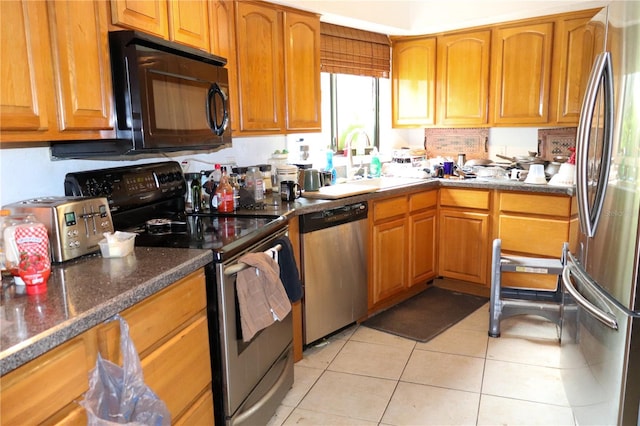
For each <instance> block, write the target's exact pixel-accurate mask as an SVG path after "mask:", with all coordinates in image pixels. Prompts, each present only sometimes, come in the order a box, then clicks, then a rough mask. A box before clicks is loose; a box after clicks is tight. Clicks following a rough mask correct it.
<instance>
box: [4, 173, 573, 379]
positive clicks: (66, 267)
mask: <svg viewBox="0 0 640 426" xmlns="http://www.w3.org/2000/svg"><path fill="white" fill-rule="evenodd" d="M440 187H457V188H478V189H491V190H502V191H520V192H531V193H541V194H558V195H568V196H573V195H574V193H575V189H574V188H573V187H560V186H550V185H531V184H525V183H523V182H519V181H513V180H497V179H493V180H488V179H487V180H481V179H465V180H458V179H416V181H415V183H413V184H411V185H405V186H401V187H390V188H383V189H379V190H378V191H376V192H371V193H366V194H361V195H354V196H350V197H346V198H340V199H335V200H321V199H311V198H304V197H301V198H298V199H296V200H295V201H292V202H286V201H282V200H281V199H280V194H279V193H274V194H273V195H272V196H269V197H267V200H266V204H265V208H264V209H261V210H241V211H238V212H237V213H239V214H256V215H265V214H267V215H276V216H285V217H293V216H297V215H300V214H305V213H313V212H317V211H321V210H325V209H328V208H334V207H339V206H342V205H344V204H346V203H356V202H361V201H369V200H374V199H376V198H380V197H387V196H393V195H402V194H406V193H409V192H413V191H415V190H416V189H422V190H429V189H437V188H440ZM212 261H213V254H212V252H211V251H209V250H191V249H180V248H144V247H136V248H135V251H134V253H133V255H131V256H128V257H125V258H120V259H104V258H102V257H101V256H100V255H99V254H96V255H93V256H88V257H83V258H80V259H76V260H72V261H69V262H65V263H63V264H61V265H54V266H53V268H52V272H51V277H50V278H49V282H48V284H47V291H46V293H44V294H42V295H38V296H27V295H26V294H25V293H24V287H17V286H15V285H14V284H13V283H12V279H9V282H8V281H7V280H4V281H3V283H2V284H3V285H2V293H1V294H0V302H1V303H0V310H1V311H2V312H0V332H1V339H0V375H4V374H6V373H8V372H9V371H11V370H13V369H15V368H17V367H19V366H20V365H22V364H24V363H26V362H28V361H30V360H32V359H34V358H36V357H38V356H39V355H41V354H43V353H45V352H47V351H48V350H50V349H52V348H54V347H56V346H58V345H60V344H61V343H64V342H65V341H67V340H69V339H71V338H73V337H75V336H77V335H79V334H80V333H82V332H84V331H86V330H88V329H90V328H91V327H93V326H95V325H97V324H99V323H101V322H103V321H106V320H108V319H109V318H111V317H112V316H113V315H115V314H117V313H119V312H121V311H123V310H125V309H127V308H129V307H130V306H133V305H134V304H136V303H138V302H140V301H141V300H143V299H145V298H146V297H148V296H151V295H153V294H155V293H156V292H158V291H160V290H162V289H163V288H165V287H167V286H168V285H170V284H172V283H174V282H176V281H177V280H179V279H180V278H182V277H184V276H186V275H188V274H189V273H191V272H193V271H195V270H197V269H199V268H201V267H202V266H204V265H206V264H208V263H210V262H212Z"/></svg>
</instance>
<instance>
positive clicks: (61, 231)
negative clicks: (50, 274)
mask: <svg viewBox="0 0 640 426" xmlns="http://www.w3.org/2000/svg"><path fill="white" fill-rule="evenodd" d="M3 208H4V209H8V210H9V211H10V212H11V213H12V214H32V215H33V216H34V217H35V219H36V220H37V221H38V222H40V223H43V224H44V225H45V226H46V228H47V231H48V233H49V246H50V249H51V261H52V262H56V263H60V262H65V261H67V260H71V259H75V258H77V257H80V256H83V255H85V254H90V253H95V252H97V251H100V247H99V246H98V242H99V241H100V240H102V239H103V238H104V236H103V233H105V232H113V221H112V219H111V211H110V210H109V202H108V201H107V199H106V198H104V197H43V198H35V199H31V200H25V201H19V202H17V203H13V204H9V205H6V206H4V207H3Z"/></svg>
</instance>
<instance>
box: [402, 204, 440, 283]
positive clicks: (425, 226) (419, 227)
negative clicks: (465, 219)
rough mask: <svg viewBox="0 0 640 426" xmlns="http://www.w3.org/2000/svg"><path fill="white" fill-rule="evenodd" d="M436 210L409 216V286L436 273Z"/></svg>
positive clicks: (423, 280)
mask: <svg viewBox="0 0 640 426" xmlns="http://www.w3.org/2000/svg"><path fill="white" fill-rule="evenodd" d="M436 218H437V215H436V210H435V209H433V210H429V211H426V212H422V213H416V214H412V215H411V216H409V259H410V261H409V286H410V287H411V286H413V285H415V284H420V283H423V282H426V281H428V280H430V279H431V278H433V277H435V275H436V232H437V228H436V223H437V220H436Z"/></svg>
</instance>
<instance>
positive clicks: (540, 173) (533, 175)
mask: <svg viewBox="0 0 640 426" xmlns="http://www.w3.org/2000/svg"><path fill="white" fill-rule="evenodd" d="M524 183H533V184H536V185H542V184H546V183H547V178H546V177H545V174H544V165H542V164H532V165H531V167H529V174H528V175H527V178H526V179H525V180H524Z"/></svg>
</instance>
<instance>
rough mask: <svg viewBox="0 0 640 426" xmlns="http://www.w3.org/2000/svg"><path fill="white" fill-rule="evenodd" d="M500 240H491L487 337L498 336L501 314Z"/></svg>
mask: <svg viewBox="0 0 640 426" xmlns="http://www.w3.org/2000/svg"><path fill="white" fill-rule="evenodd" d="M501 245H502V241H501V240H500V239H499V238H496V239H495V240H493V261H492V262H491V297H490V300H489V337H500V317H501V316H502V301H501V300H500V284H501V276H502V272H501V270H500V252H501Z"/></svg>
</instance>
